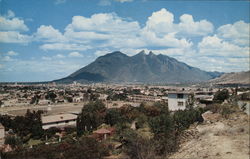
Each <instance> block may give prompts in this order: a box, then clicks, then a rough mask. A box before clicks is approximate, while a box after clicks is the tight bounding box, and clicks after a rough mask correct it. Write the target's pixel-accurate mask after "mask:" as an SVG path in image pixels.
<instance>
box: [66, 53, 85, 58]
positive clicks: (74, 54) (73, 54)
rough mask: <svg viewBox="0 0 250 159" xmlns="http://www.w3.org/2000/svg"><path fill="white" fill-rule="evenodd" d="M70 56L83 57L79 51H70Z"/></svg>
mask: <svg viewBox="0 0 250 159" xmlns="http://www.w3.org/2000/svg"><path fill="white" fill-rule="evenodd" d="M69 57H83V55H82V54H80V53H79V52H71V53H69Z"/></svg>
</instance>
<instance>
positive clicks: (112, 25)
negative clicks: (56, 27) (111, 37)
mask: <svg viewBox="0 0 250 159" xmlns="http://www.w3.org/2000/svg"><path fill="white" fill-rule="evenodd" d="M139 29H140V27H139V24H138V22H136V21H134V22H128V21H125V20H123V19H122V18H120V17H118V16H117V15H116V14H115V13H99V14H93V15H92V16H91V17H90V18H86V17H83V16H74V17H73V18H72V23H71V24H69V25H68V26H67V27H66V31H68V30H73V31H76V32H80V31H95V32H97V31H99V32H106V33H111V32H112V33H115V32H119V33H120V32H123V33H128V32H135V31H138V30H139Z"/></svg>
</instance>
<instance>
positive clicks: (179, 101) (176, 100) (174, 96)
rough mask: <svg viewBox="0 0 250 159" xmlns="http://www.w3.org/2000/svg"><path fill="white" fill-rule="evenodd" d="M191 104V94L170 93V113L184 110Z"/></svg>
mask: <svg viewBox="0 0 250 159" xmlns="http://www.w3.org/2000/svg"><path fill="white" fill-rule="evenodd" d="M190 102H191V93H190V92H183V91H182V92H168V108H169V110H170V111H176V110H184V109H186V108H187V106H188V104H190Z"/></svg>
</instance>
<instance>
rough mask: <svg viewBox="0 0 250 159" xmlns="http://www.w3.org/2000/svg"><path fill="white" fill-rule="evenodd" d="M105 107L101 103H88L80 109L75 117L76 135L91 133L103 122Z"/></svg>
mask: <svg viewBox="0 0 250 159" xmlns="http://www.w3.org/2000/svg"><path fill="white" fill-rule="evenodd" d="M105 112H106V108H105V105H104V104H103V103H102V102H101V101H95V102H90V103H88V104H86V105H84V107H83V108H82V112H81V113H80V114H79V115H78V117H77V134H78V135H81V134H83V132H84V131H92V130H94V129H96V128H97V127H98V126H100V125H101V124H102V123H104V121H105Z"/></svg>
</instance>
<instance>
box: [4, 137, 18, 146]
mask: <svg viewBox="0 0 250 159" xmlns="http://www.w3.org/2000/svg"><path fill="white" fill-rule="evenodd" d="M4 144H6V145H10V146H11V148H13V149H15V148H18V147H20V146H21V145H22V141H21V139H20V138H19V137H17V136H13V135H10V136H7V137H6V138H5V141H4Z"/></svg>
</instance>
